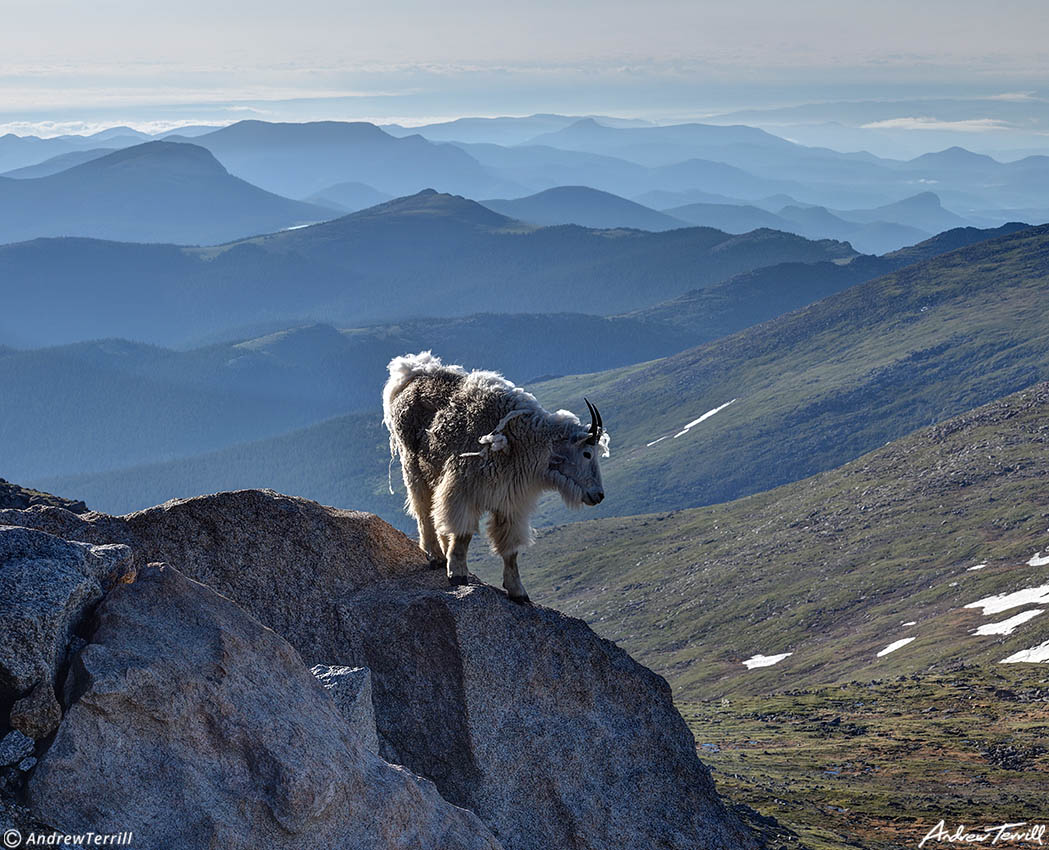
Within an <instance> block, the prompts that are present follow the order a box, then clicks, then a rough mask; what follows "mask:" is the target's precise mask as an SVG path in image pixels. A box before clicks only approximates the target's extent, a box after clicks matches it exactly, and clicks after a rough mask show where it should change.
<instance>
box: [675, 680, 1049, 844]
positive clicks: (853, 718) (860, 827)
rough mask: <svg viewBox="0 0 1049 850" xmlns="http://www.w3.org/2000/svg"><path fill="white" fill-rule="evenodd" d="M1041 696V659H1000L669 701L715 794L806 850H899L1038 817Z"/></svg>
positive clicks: (1045, 761) (1046, 690) (1047, 684)
mask: <svg viewBox="0 0 1049 850" xmlns="http://www.w3.org/2000/svg"><path fill="white" fill-rule="evenodd" d="M1047 695H1049V669H1046V668H1045V667H1044V666H1043V667H1041V668H1030V667H1026V666H1024V667H1020V668H1019V669H1017V668H1016V667H1012V666H1004V665H1000V666H999V668H998V669H995V670H986V669H983V668H966V669H959V670H954V671H952V672H951V673H949V674H943V673H936V672H932V673H923V674H920V675H913V676H906V677H895V676H894V677H891V678H886V679H881V680H876V681H874V682H852V683H848V684H846V685H844V686H838V685H835V686H822V687H816V688H802V689H793V690H790V691H788V692H786V693H779V694H771V695H762V696H760V697H743V698H738V699H735V698H734V699H731V700H727V701H722V700H709V701H707V702H701V703H681V704H679V708H680V709H681V713H682V714H683V715H684V717H685V720H686V721H687V722H688V724H689V726H690V727H691V729H692V732H693V734H694V735H695V736H696V741H697V743H698V744H699V752H700V757H701V758H702V759H703V761H704V762H705V763H706V764H708V765H710V767H711V769H712V770H713V771H714V779H715V781H716V782H717V786H718V791H719V792H720V793H721V794H722V795H723V796H727V797H728V798H729V799H730V800H732V801H733V802H736V803H744V804H746V805H749V806H751V807H753V808H754V809H757V810H758V811H759V812H761V814H762V815H764V816H765V817H769V816H772V817H775V818H776V819H777V820H778V821H779V824H780V825H781V826H785V827H787V828H788V829H789V830H791V831H792V832H793V833H794V834H795V836H798V837H800V839H801V842H802V843H803V844H804V846H805V847H808V848H811V850H837V849H838V848H855V847H862V848H864V850H898V848H901V847H917V846H918V844H919V842H920V841H921V840H922V838H923V837H924V836H925V835H926V834H928V832H929V831H930V830H931V829H932V828H934V827H935V826H936V824H937V823H939V821H940V820H941V819H943V820H945V821H946V822H947V823H948V824H949V825H950V830H952V831H953V830H954V829H955V828H957V826H958V824H966V825H967V826H968V827H969V828H970V829H975V830H976V831H980V830H982V828H983V827H984V826H985V825H987V826H990V825H996V824H1002V823H1020V822H1023V821H1032V820H1035V822H1039V821H1042V815H1043V812H1044V801H1045V775H1046V770H1049V754H1047V753H1046V750H1045V746H1044V744H1045V731H1046V712H1045V700H1046V696H1047ZM776 838H778V839H779V841H782V842H784V843H785V844H786V846H797V845H796V844H793V845H792V844H791V843H790V842H791V839H792V838H794V836H791V835H790V834H789V833H788V834H787V835H786V836H784V835H782V834H781V835H779V836H776ZM794 840H795V841H796V840H797V839H796V838H794ZM985 843H987V842H985ZM1010 844H1011V846H1017V845H1016V844H1014V843H1012V842H1010ZM770 846H773V847H777V846H783V845H782V844H780V843H775V844H771V845H770ZM926 846H934V847H935V846H937V843H936V842H930V843H928V844H927V845H926ZM939 846H946V845H944V844H940V845H939Z"/></svg>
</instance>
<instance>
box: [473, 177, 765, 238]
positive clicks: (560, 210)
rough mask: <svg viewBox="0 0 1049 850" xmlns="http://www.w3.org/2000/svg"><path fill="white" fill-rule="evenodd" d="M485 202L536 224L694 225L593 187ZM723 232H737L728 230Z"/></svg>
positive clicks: (654, 227)
mask: <svg viewBox="0 0 1049 850" xmlns="http://www.w3.org/2000/svg"><path fill="white" fill-rule="evenodd" d="M481 203H482V204H484V205H485V206H486V207H488V208H489V209H492V210H495V211H496V212H498V213H502V214H503V215H506V216H510V218H516V219H518V220H520V221H527V222H531V223H532V224H544V225H550V224H580V225H582V226H584V227H599V228H612V227H632V228H635V229H637V230H657V231H658V230H673V229H674V228H678V227H688V226H689V225H690V224H694V222H686V221H682V220H681V219H679V218H674V217H673V216H672V215H667V214H665V213H661V212H657V211H656V210H653V209H650V208H649V207H645V206H642V205H641V204H638V203H635V202H634V201H628V200H627V199H626V198H621V197H619V196H618V195H613V194H610V193H609V192H601V191H599V190H597V189H591V188H590V187H589V186H557V187H555V188H553V189H547V190H545V191H543V192H539V193H538V194H535V195H529V196H528V197H526V198H514V199H512V200H507V199H493V200H488V201H481ZM712 226H713V225H712ZM720 229H721V230H724V231H726V232H735V231H733V230H732V229H731V228H728V227H722V228H720ZM748 229H749V230H754V229H755V228H753V227H752V228H748Z"/></svg>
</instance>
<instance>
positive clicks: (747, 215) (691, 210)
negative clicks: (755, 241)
mask: <svg viewBox="0 0 1049 850" xmlns="http://www.w3.org/2000/svg"><path fill="white" fill-rule="evenodd" d="M663 212H665V213H666V214H667V215H669V216H673V217H675V218H677V219H681V220H684V221H687V222H688V223H689V224H691V225H693V226H696V227H716V228H718V229H719V230H724V231H725V232H726V233H746V232H747V231H750V230H757V229H758V228H759V227H771V228H773V229H777V230H783V229H784V228H787V229H788V230H789V229H791V228H790V224H791V222H790V221H789V220H787V219H784V218H783V217H781V216H778V215H776V214H775V213H770V212H767V211H766V210H763V209H761V208H760V207H755V206H751V205H750V204H707V203H698V204H685V205H684V206H680V207H670V208H669V209H665V210H663Z"/></svg>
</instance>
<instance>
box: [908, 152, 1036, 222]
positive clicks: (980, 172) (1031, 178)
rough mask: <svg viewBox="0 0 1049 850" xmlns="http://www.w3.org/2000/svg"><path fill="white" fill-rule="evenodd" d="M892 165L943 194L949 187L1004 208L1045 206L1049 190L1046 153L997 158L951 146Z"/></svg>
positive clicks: (911, 178) (943, 195) (909, 177)
mask: <svg viewBox="0 0 1049 850" xmlns="http://www.w3.org/2000/svg"><path fill="white" fill-rule="evenodd" d="M895 169H896V170H897V172H899V173H900V174H902V175H905V176H906V177H907V178H908V179H910V180H921V181H923V182H925V183H928V184H932V185H934V186H935V189H936V192H937V193H938V194H939V195H941V196H942V197H947V194H946V190H947V189H950V190H954V191H960V192H965V193H967V194H968V195H970V196H972V197H974V198H975V197H979V198H983V199H985V200H987V199H991V200H993V201H994V205H996V206H999V207H1005V208H1016V207H1027V206H1044V203H1045V196H1046V193H1047V192H1049V157H1046V156H1029V157H1025V158H1024V159H1020V160H1016V161H1015V162H999V161H998V160H996V159H993V158H992V157H990V156H987V155H985V154H978V153H973V152H972V151H969V150H966V149H965V148H961V147H951V148H948V149H946V150H942V151H937V152H935V153H927V154H923V155H921V156H918V157H915V158H914V159H912V160H909V161H907V162H903V163H895ZM948 200H949V201H950V199H948ZM950 202H952V203H953V201H950ZM963 211H965V210H963Z"/></svg>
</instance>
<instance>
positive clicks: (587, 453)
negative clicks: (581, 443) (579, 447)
mask: <svg viewBox="0 0 1049 850" xmlns="http://www.w3.org/2000/svg"><path fill="white" fill-rule="evenodd" d="M583 457H585V458H586V459H587V460H590V458H592V457H593V455H592V454H591V453H590V452H583Z"/></svg>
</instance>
